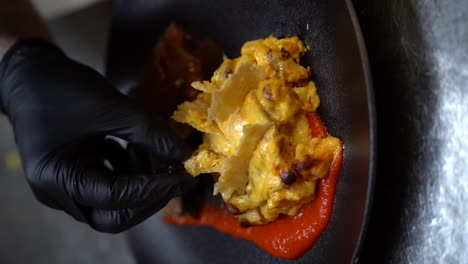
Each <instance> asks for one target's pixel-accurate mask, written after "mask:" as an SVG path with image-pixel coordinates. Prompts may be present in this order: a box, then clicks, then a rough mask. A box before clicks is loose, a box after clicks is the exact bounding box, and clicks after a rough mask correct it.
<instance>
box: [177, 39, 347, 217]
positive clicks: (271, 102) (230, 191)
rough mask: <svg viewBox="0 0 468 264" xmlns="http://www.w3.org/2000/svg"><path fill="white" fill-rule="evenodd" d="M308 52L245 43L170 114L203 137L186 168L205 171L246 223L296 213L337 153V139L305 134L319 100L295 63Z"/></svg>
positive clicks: (289, 42) (279, 42)
mask: <svg viewBox="0 0 468 264" xmlns="http://www.w3.org/2000/svg"><path fill="white" fill-rule="evenodd" d="M306 50H307V49H306V46H305V45H304V43H303V42H302V41H300V40H299V38H297V37H291V38H283V39H278V38H274V37H268V38H266V39H260V40H254V41H249V42H247V43H245V44H244V45H243V47H242V49H241V56H240V57H239V58H236V59H232V60H231V59H225V60H224V61H223V63H222V64H221V66H220V67H219V68H218V69H217V70H216V71H215V73H214V74H213V76H212V78H211V80H210V81H203V82H194V83H192V87H193V88H195V89H197V90H199V91H201V93H199V94H198V95H197V98H196V99H195V100H193V101H187V102H184V103H182V104H180V105H179V106H178V110H177V111H176V112H175V113H174V115H173V118H174V119H175V120H176V121H178V122H180V123H186V124H189V125H190V126H192V127H194V128H195V129H197V130H199V131H201V132H203V143H202V144H201V145H200V146H199V148H198V150H197V151H195V152H194V153H193V155H192V157H191V158H190V159H189V160H187V161H186V162H185V168H186V169H187V171H188V172H189V173H190V174H192V175H193V176H197V175H200V174H204V173H211V174H212V175H213V177H214V178H215V181H216V183H215V185H214V194H215V195H216V194H220V195H221V197H222V198H223V200H224V202H225V205H226V208H227V209H228V211H229V212H230V213H231V214H232V215H233V216H234V218H236V220H237V221H238V222H240V223H242V224H244V225H262V224H267V223H270V222H273V221H275V220H277V219H278V218H279V217H280V216H282V215H289V216H294V215H296V214H297V213H298V210H299V209H300V208H301V207H302V206H303V205H305V204H307V203H309V202H311V201H313V200H314V199H315V198H316V189H317V183H318V182H319V180H321V179H323V178H325V177H326V176H327V175H328V173H329V171H330V167H331V165H332V163H333V162H334V161H335V160H336V159H338V158H339V157H340V155H341V153H342V142H341V140H340V139H338V138H336V137H333V136H329V135H328V134H324V135H322V136H317V137H314V136H312V135H311V133H310V124H309V122H308V115H309V116H310V114H311V113H314V114H315V111H316V109H317V107H318V106H319V104H320V99H319V96H318V95H317V92H316V91H317V88H316V86H315V84H314V83H313V82H312V81H311V80H310V77H311V70H310V68H309V67H303V66H301V65H300V58H301V56H302V55H303V54H304V53H305V52H306Z"/></svg>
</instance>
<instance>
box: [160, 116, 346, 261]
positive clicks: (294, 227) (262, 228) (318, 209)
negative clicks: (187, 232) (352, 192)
mask: <svg viewBox="0 0 468 264" xmlns="http://www.w3.org/2000/svg"><path fill="white" fill-rule="evenodd" d="M307 118H308V121H309V128H310V132H311V136H312V137H326V136H327V135H328V134H327V130H326V128H325V126H324V125H323V123H322V121H321V120H320V117H319V116H318V115H317V114H316V113H309V114H308V115H307ZM342 162H343V155H342V154H341V155H340V156H339V157H337V158H336V159H335V161H334V162H333V163H332V165H331V168H330V172H329V174H328V175H327V176H326V177H325V178H324V179H322V180H320V181H319V183H318V193H317V197H316V198H315V200H313V201H312V202H310V203H308V204H306V205H304V206H303V207H302V208H301V209H299V211H298V212H297V214H296V215H295V216H288V215H283V216H281V217H280V218H278V219H277V220H276V221H274V222H271V223H268V224H265V225H259V226H252V227H241V226H240V225H239V223H238V222H237V221H236V219H235V218H234V217H233V216H232V215H231V214H230V213H228V212H227V211H226V210H225V209H220V208H216V207H214V206H210V205H206V206H205V207H203V208H202V210H201V212H200V215H199V217H198V218H193V217H191V216H186V215H183V216H170V217H165V220H166V221H167V222H168V223H171V224H176V225H200V226H210V227H213V228H215V229H217V230H219V231H221V232H223V233H227V234H230V235H233V236H235V237H238V238H242V239H247V240H250V241H252V242H254V243H255V244H257V246H259V247H260V248H262V249H264V250H266V251H268V252H269V253H270V254H271V255H273V256H276V257H281V258H287V259H297V258H299V257H300V256H302V255H303V254H304V253H305V252H306V251H307V250H308V249H310V248H311V247H312V246H313V245H314V243H315V242H316V241H317V239H318V238H319V237H320V234H322V232H323V230H325V228H326V227H327V225H328V223H329V222H330V218H331V214H332V211H333V202H334V199H335V191H336V183H337V181H338V174H339V172H340V169H341V164H342Z"/></svg>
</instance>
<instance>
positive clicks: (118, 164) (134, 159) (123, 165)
mask: <svg viewBox="0 0 468 264" xmlns="http://www.w3.org/2000/svg"><path fill="white" fill-rule="evenodd" d="M100 149H102V150H103V155H104V159H105V160H107V161H108V162H109V163H110V165H111V167H112V169H113V170H115V171H120V172H125V173H151V162H150V159H149V155H148V153H146V152H145V151H140V150H138V149H137V148H136V147H135V146H134V145H133V144H127V146H126V147H125V148H124V146H122V144H121V143H119V142H117V141H116V140H115V139H113V138H107V139H105V140H103V141H102V146H101V147H100Z"/></svg>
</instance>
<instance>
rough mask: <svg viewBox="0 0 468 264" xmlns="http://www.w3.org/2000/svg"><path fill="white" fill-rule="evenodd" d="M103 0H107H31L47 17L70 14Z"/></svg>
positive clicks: (42, 14)
mask: <svg viewBox="0 0 468 264" xmlns="http://www.w3.org/2000/svg"><path fill="white" fill-rule="evenodd" d="M12 1H15V0H12ZM103 1H105V0H31V2H32V3H33V4H34V5H35V6H36V8H37V9H38V11H39V13H40V14H41V16H42V17H44V18H46V19H49V18H54V17H58V16H62V15H65V14H69V13H71V12H74V11H77V10H79V9H82V8H85V7H88V6H91V5H92V4H96V3H98V2H103Z"/></svg>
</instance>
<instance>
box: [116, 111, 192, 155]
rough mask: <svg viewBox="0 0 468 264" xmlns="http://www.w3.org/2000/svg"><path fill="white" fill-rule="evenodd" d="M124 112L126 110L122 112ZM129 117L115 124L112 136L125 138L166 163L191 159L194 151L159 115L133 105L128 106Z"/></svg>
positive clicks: (122, 118) (121, 118)
mask: <svg viewBox="0 0 468 264" xmlns="http://www.w3.org/2000/svg"><path fill="white" fill-rule="evenodd" d="M122 111H124V110H122ZM125 111H126V113H127V115H128V116H125V117H120V119H119V120H120V121H118V122H116V123H115V126H118V127H119V128H117V129H115V130H114V131H111V133H112V135H115V136H117V137H120V138H123V139H125V140H127V141H129V142H130V143H132V144H134V145H135V146H137V147H139V148H141V149H144V150H145V151H147V152H148V153H151V154H153V155H155V156H156V157H157V158H158V159H160V160H162V161H165V162H170V163H173V162H179V161H183V160H185V159H187V158H188V157H190V154H191V153H192V149H191V148H190V146H189V145H188V144H187V143H186V142H185V141H184V140H182V139H181V138H179V137H178V136H177V135H176V134H175V133H174V132H173V131H171V129H170V128H169V127H168V126H167V125H166V124H165V123H164V121H163V120H162V119H161V118H160V117H158V116H157V115H151V114H149V113H148V112H147V111H145V110H144V109H140V108H138V107H136V106H134V105H132V104H130V105H129V104H127V105H126V110H125Z"/></svg>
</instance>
